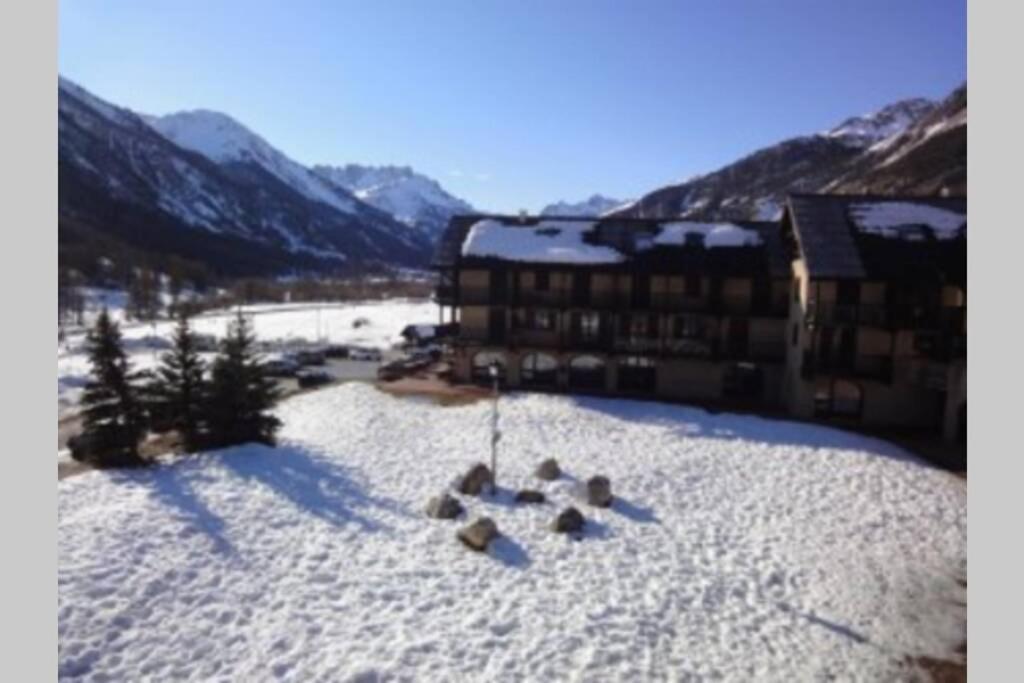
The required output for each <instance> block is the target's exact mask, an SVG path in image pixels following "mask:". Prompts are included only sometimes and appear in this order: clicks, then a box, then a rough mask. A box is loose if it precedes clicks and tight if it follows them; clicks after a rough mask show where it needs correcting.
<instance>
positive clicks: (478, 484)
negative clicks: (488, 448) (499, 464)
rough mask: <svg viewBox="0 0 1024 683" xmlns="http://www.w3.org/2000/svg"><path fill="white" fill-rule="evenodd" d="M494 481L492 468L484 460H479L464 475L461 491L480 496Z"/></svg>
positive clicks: (460, 485) (460, 484)
mask: <svg viewBox="0 0 1024 683" xmlns="http://www.w3.org/2000/svg"><path fill="white" fill-rule="evenodd" d="M493 483H494V475H493V474H492V473H491V469H490V468H489V467H488V466H487V465H485V464H483V463H482V462H478V463H477V464H475V465H473V467H471V468H470V470H469V472H466V474H465V475H464V476H463V477H462V480H461V481H460V482H459V493H465V494H466V495H469V496H479V495H480V494H481V493H483V492H484V490H485V489H486V488H487V487H488V486H490V485H491V484H493Z"/></svg>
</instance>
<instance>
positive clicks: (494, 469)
mask: <svg viewBox="0 0 1024 683" xmlns="http://www.w3.org/2000/svg"><path fill="white" fill-rule="evenodd" d="M491 378H492V379H493V380H494V400H493V401H492V402H491V477H492V481H491V495H495V494H497V492H498V440H499V439H500V438H501V432H500V431H498V364H497V363H494V364H492V365H491Z"/></svg>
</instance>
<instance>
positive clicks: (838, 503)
mask: <svg viewBox="0 0 1024 683" xmlns="http://www.w3.org/2000/svg"><path fill="white" fill-rule="evenodd" d="M489 410H490V406H489V405H488V404H486V403H477V404H474V405H469V406H462V407H447V408H442V407H439V406H437V405H434V404H433V403H429V402H426V401H422V400H414V399H399V398H394V397H390V396H388V395H385V394H382V393H379V392H378V391H377V390H375V389H374V388H372V387H370V386H366V385H359V384H348V385H342V386H338V387H332V388H329V389H325V390H322V391H318V392H313V393H310V394H305V395H300V396H296V397H294V398H292V399H289V400H287V401H285V402H284V403H282V404H281V405H280V406H279V409H278V412H279V414H280V416H281V418H282V419H283V420H284V429H283V434H282V437H283V438H282V443H281V445H280V446H279V447H278V448H276V449H271V448H266V447H257V446H246V447H238V448H234V449H229V450H225V451H220V452H214V453H207V454H202V455H199V456H195V457H192V458H189V459H187V460H184V461H182V462H179V463H178V464H176V465H173V466H162V467H159V468H155V469H151V470H145V471H137V472H129V473H115V472H90V473H86V474H83V475H81V476H75V477H71V478H68V479H65V480H62V481H60V482H59V483H58V488H59V511H58V520H59V521H58V558H59V569H58V608H59V613H58V614H59V617H58V620H59V644H58V655H59V666H60V675H61V677H62V678H65V679H80V680H85V679H88V680H144V679H150V680H164V679H168V678H172V677H181V678H190V679H194V680H247V681H259V680H267V679H282V680H294V681H345V680H359V681H376V680H479V681H500V680H587V681H590V680H616V681H621V680H743V681H745V680H754V679H758V680H776V681H794V680H798V681H805V680H843V681H847V680H870V681H875V680H893V679H905V678H907V677H908V676H909V675H910V670H909V669H908V668H906V666H905V665H904V664H902V662H905V661H906V659H907V657H909V656H918V655H929V656H933V657H939V658H946V657H951V656H953V655H952V653H953V652H954V650H955V648H956V647H957V645H958V644H959V643H960V642H961V640H962V638H964V637H965V630H964V622H963V620H964V618H965V609H964V608H963V607H962V603H964V602H966V596H965V591H964V589H963V588H961V587H960V585H959V584H958V579H962V578H963V577H965V576H966V535H967V528H966V527H967V521H966V491H965V488H966V487H965V486H964V482H963V481H962V480H958V479H956V478H953V477H951V476H950V475H948V474H946V473H944V472H940V471H936V470H933V469H930V468H928V467H926V466H924V465H922V464H920V463H918V462H917V461H915V460H913V459H911V458H910V457H909V456H907V455H906V454H905V453H903V452H902V451H901V450H899V449H898V448H896V447H895V446H892V445H889V444H886V443H883V442H879V441H875V440H871V439H867V438H864V437H861V436H855V435H851V434H847V433H844V432H840V431H836V430H832V429H828V428H824V427H817V426H809V425H805V424H797V423H788V422H777V421H769V420H764V419H760V418H755V417H748V416H737V415H730V414H717V415H712V414H708V413H706V412H703V411H701V410H697V409H690V408H685V407H679V406H666V405H660V404H656V403H644V402H633V401H624V400H607V399H605V400H602V399H590V398H587V399H584V398H574V397H570V396H560V397H556V396H543V395H513V396H508V397H505V398H503V399H502V401H501V416H502V418H501V424H502V429H503V432H504V439H503V440H502V442H501V447H500V456H499V457H500V461H499V477H500V483H501V484H502V485H503V486H505V487H509V488H514V487H520V486H527V485H528V486H531V487H536V488H540V489H542V490H543V491H544V492H545V493H546V494H547V495H548V497H549V499H550V501H551V502H549V503H548V504H545V505H540V506H533V507H516V506H514V505H512V504H511V502H510V497H509V495H510V494H507V493H505V494H503V495H499V497H498V498H497V499H496V500H488V499H486V498H485V499H480V500H478V499H474V498H466V497H463V501H464V502H465V503H466V505H467V507H468V510H469V513H470V515H471V516H476V515H481V514H486V515H489V516H491V517H492V518H493V519H494V520H495V521H496V522H497V524H498V527H499V528H500V529H501V531H502V532H503V533H504V534H505V536H504V537H503V538H502V539H500V540H499V541H497V542H496V543H494V544H492V547H491V549H490V551H489V554H488V555H479V554H475V553H473V552H471V551H469V550H467V549H466V548H464V547H463V546H461V545H460V544H459V543H458V542H457V541H456V539H455V531H456V529H457V528H458V524H456V523H453V522H445V521H438V520H432V519H428V518H427V517H426V516H425V515H424V514H423V508H424V506H425V504H426V502H427V500H428V498H430V497H431V496H433V495H435V494H437V493H439V492H440V491H442V490H444V489H445V487H446V486H448V485H449V484H450V483H451V481H452V479H453V478H454V477H455V476H456V475H457V474H458V473H459V472H461V471H464V470H466V469H467V468H468V467H469V466H470V465H471V464H473V463H474V462H475V461H478V460H486V459H487V457H488V443H489V442H488V430H489ZM548 456H555V457H557V458H558V459H559V461H560V462H561V464H562V466H563V469H564V470H565V471H566V472H567V474H568V475H569V476H567V477H565V478H563V479H562V480H560V481H556V482H551V483H544V482H541V481H539V480H536V479H534V478H533V477H532V476H531V472H532V470H533V468H534V467H535V465H536V464H537V463H538V462H539V461H540V460H541V459H543V458H545V457H548ZM597 473H603V474H606V475H608V476H609V477H610V478H611V481H612V485H613V491H614V493H615V494H616V495H617V496H618V497H619V498H618V500H617V502H616V504H615V506H614V507H613V508H611V509H608V510H598V509H593V508H590V507H587V506H585V505H582V504H578V505H579V506H580V509H581V510H582V511H583V512H584V514H585V515H586V516H587V517H588V531H587V533H586V535H585V537H584V538H582V539H581V540H571V539H569V538H566V537H564V536H558V535H555V534H553V533H551V532H550V531H548V530H547V525H548V524H549V523H550V521H551V520H552V518H553V517H554V516H555V514H556V513H557V512H558V511H559V510H560V509H562V508H563V507H564V506H565V505H567V504H569V503H570V501H571V500H572V499H573V494H574V487H575V486H576V480H577V479H578V480H583V479H585V478H587V477H589V476H591V475H594V474H597Z"/></svg>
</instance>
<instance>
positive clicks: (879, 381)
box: [434, 195, 967, 437]
mask: <svg viewBox="0 0 1024 683" xmlns="http://www.w3.org/2000/svg"><path fill="white" fill-rule="evenodd" d="M966 220H967V219H966V200H965V199H962V198H958V199H957V198H935V199H922V198H894V197H863V196H845V195H844V196H833V195H793V196H791V197H790V198H789V200H788V202H787V205H786V207H785V210H784V213H783V216H782V219H781V221H779V222H742V221H741V222H731V223H698V222H689V221H679V220H660V219H622V218H581V217H548V216H544V217H529V216H518V217H514V216H488V215H475V216H456V217H455V218H453V219H452V221H451V223H450V224H449V226H448V229H447V230H446V232H445V234H444V235H443V237H442V240H441V243H440V245H439V247H438V251H437V255H436V257H435V262H434V266H435V268H436V269H437V270H438V272H439V277H440V280H439V285H438V290H437V299H438V302H439V304H440V305H441V318H442V322H450V323H457V330H458V333H457V336H456V338H455V343H454V350H453V354H452V364H453V372H454V375H455V378H456V379H457V380H459V381H466V382H470V381H486V380H487V378H488V368H489V367H490V366H491V365H492V364H497V365H498V367H499V368H500V369H501V375H502V378H503V381H504V382H505V383H506V384H507V385H508V386H510V387H513V388H522V389H536V390H549V391H571V392H576V393H595V394H608V395H621V396H635V397H649V398H662V399H667V400H680V401H692V402H696V403H701V404H704V405H714V406H719V407H744V408H754V409H757V408H765V409H772V410H774V411H785V412H788V413H790V414H792V415H795V416H798V417H802V418H817V419H828V420H832V421H843V422H851V423H861V424H866V425H877V426H911V427H922V428H928V429H936V430H942V431H943V432H944V434H945V435H946V436H947V437H953V436H956V435H957V434H958V432H962V430H963V429H964V428H965V424H966V292H967V281H966V254H967V246H966V244H967V240H966V225H967V223H966Z"/></svg>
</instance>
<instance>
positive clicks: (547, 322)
mask: <svg viewBox="0 0 1024 683" xmlns="http://www.w3.org/2000/svg"><path fill="white" fill-rule="evenodd" d="M533 329H535V330H553V329H555V316H553V315H552V314H551V311H545V310H537V311H534V312H533Z"/></svg>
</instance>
